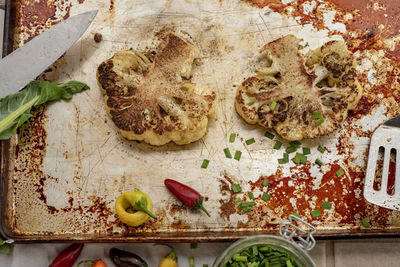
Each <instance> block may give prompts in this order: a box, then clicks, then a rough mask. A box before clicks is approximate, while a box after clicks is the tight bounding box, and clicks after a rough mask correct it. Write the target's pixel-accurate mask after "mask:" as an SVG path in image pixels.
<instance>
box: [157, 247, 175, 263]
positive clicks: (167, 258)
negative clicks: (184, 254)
mask: <svg viewBox="0 0 400 267" xmlns="http://www.w3.org/2000/svg"><path fill="white" fill-rule="evenodd" d="M160 245H165V246H168V247H170V248H171V252H170V253H168V254H167V255H165V257H164V258H163V259H162V260H161V262H160V264H159V265H158V267H178V257H176V253H175V250H174V248H173V247H172V246H169V245H166V244H160Z"/></svg>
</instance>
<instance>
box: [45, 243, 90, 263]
mask: <svg viewBox="0 0 400 267" xmlns="http://www.w3.org/2000/svg"><path fill="white" fill-rule="evenodd" d="M82 249H83V244H72V245H70V246H69V247H67V248H66V249H64V250H63V251H61V253H60V254H58V256H57V257H56V258H55V259H54V260H53V262H52V263H51V264H50V267H70V266H72V265H73V264H74V263H75V261H76V259H78V257H79V255H80V254H81V252H82Z"/></svg>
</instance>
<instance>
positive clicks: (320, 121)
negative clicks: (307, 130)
mask: <svg viewBox="0 0 400 267" xmlns="http://www.w3.org/2000/svg"><path fill="white" fill-rule="evenodd" d="M324 121H325V119H324V118H320V119H318V120H317V121H316V122H315V124H316V125H317V126H320V125H321V124H322V123H324Z"/></svg>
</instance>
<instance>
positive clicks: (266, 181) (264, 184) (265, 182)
mask: <svg viewBox="0 0 400 267" xmlns="http://www.w3.org/2000/svg"><path fill="white" fill-rule="evenodd" d="M268 183H269V180H267V179H264V181H263V182H262V185H263V186H265V187H267V186H268Z"/></svg>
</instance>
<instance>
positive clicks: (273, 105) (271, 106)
mask: <svg viewBox="0 0 400 267" xmlns="http://www.w3.org/2000/svg"><path fill="white" fill-rule="evenodd" d="M277 105H278V103H276V102H275V101H273V102H272V103H271V104H269V109H270V110H274V109H275V108H276V106H277Z"/></svg>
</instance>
